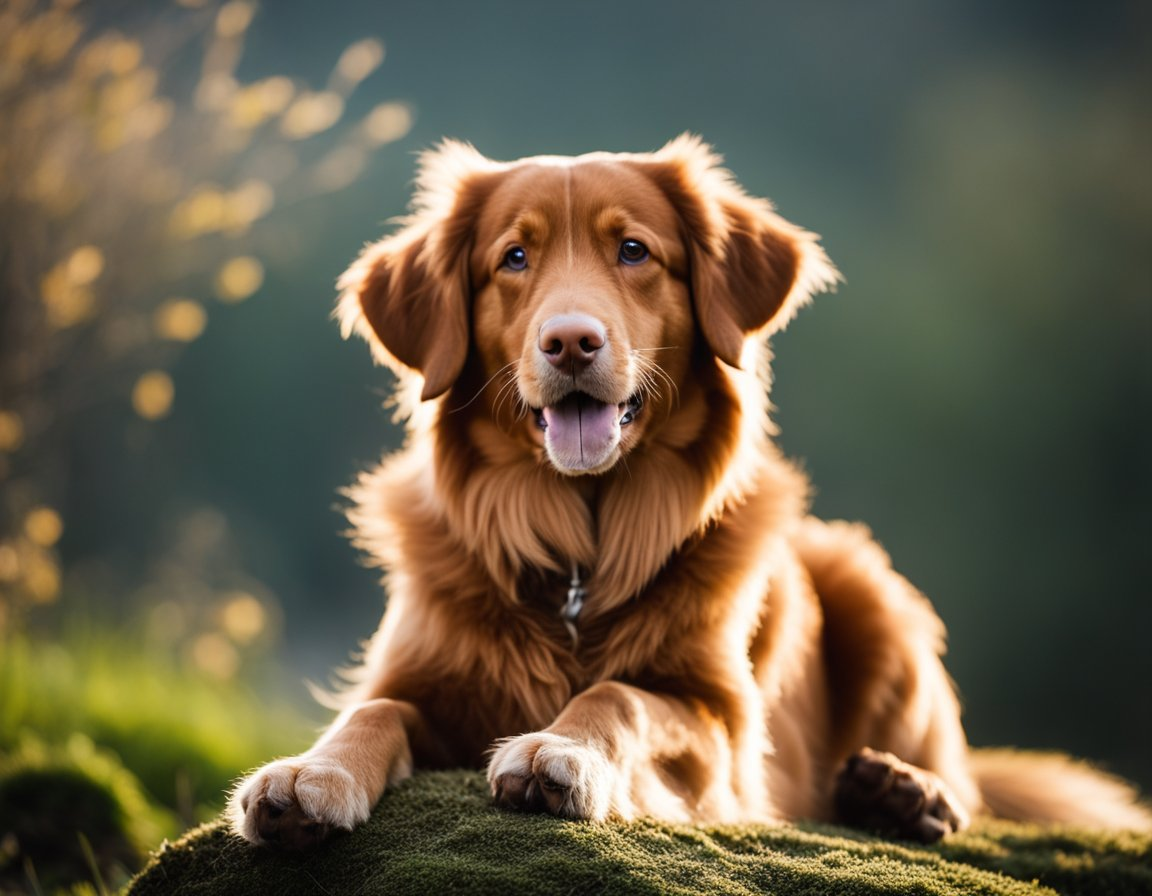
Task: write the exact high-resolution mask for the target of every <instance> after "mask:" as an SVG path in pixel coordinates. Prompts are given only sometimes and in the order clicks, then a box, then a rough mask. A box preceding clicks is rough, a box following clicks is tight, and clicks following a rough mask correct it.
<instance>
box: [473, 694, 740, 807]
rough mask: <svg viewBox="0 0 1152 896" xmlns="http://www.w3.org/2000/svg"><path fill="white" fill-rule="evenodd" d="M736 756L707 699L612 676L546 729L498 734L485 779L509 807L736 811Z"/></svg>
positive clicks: (580, 697)
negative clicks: (702, 702)
mask: <svg viewBox="0 0 1152 896" xmlns="http://www.w3.org/2000/svg"><path fill="white" fill-rule="evenodd" d="M732 762H733V754H732V749H731V746H730V744H729V741H728V735H727V732H726V730H725V728H724V726H723V725H721V724H720V722H719V720H718V719H716V718H715V717H714V716H712V715H711V714H710V713H708V712H707V711H706V710H704V709H703V708H702V707H701V706H699V705H694V704H693V703H690V702H689V701H685V700H680V699H676V698H671V697H664V696H660V695H657V694H652V693H649V692H647V691H644V690H642V689H640V688H636V687H632V686H629V685H624V684H620V683H618V682H612V681H608V682H601V683H599V684H596V685H594V686H593V687H591V688H589V689H588V690H587V691H584V692H583V693H581V694H579V695H577V696H576V697H575V698H573V699H572V700H571V701H570V702H569V703H568V705H567V706H566V707H565V708H564V710H563V712H561V713H560V715H559V716H557V718H556V721H555V722H554V723H553V724H551V725H549V726H548V727H547V728H546V729H544V730H543V731H538V732H534V733H532V734H522V735H520V736H518V737H511V738H508V739H506V740H504V741H502V742H500V744H499V745H498V746H497V748H496V750H495V752H494V753H493V755H492V759H491V761H490V762H489V764H488V782H489V784H490V786H491V788H492V795H493V796H494V797H495V799H496V802H497V803H499V804H500V805H502V806H505V807H507V808H514V809H523V810H527V811H535V812H550V813H552V814H554V815H561V816H564V817H567V818H585V819H603V818H606V817H608V816H609V815H612V816H615V817H620V818H633V817H636V816H638V815H646V814H652V815H657V816H659V817H661V818H667V819H670V820H678V819H679V820H689V819H692V818H693V817H696V816H698V815H701V814H707V815H709V816H712V817H721V816H732V815H734V814H735V813H736V811H737V810H736V802H737V799H738V797H737V796H736V795H735V794H734V793H733V791H732V788H731V783H730V782H731V780H732V776H731V768H732ZM753 775H754V773H753Z"/></svg>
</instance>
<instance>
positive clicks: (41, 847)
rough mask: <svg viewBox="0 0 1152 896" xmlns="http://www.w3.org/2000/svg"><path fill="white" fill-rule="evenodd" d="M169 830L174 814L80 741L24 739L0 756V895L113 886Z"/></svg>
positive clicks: (109, 757) (111, 758)
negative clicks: (85, 885)
mask: <svg viewBox="0 0 1152 896" xmlns="http://www.w3.org/2000/svg"><path fill="white" fill-rule="evenodd" d="M177 831H178V826H177V822H176V818H175V816H174V815H173V814H172V813H171V812H168V811H165V810H163V809H160V808H158V807H156V806H154V805H152V804H151V803H150V802H149V801H148V798H147V797H146V796H145V794H144V792H143V790H142V789H141V786H140V782H139V781H138V780H137V779H136V777H135V776H134V775H133V774H132V773H131V772H130V771H128V770H127V769H126V768H124V766H123V765H122V764H121V763H120V760H119V759H118V758H117V757H116V755H115V754H114V753H112V752H110V751H108V750H101V749H97V748H96V747H95V746H94V744H93V743H92V741H91V740H90V739H88V738H87V737H84V736H82V735H72V736H71V737H69V738H68V740H67V741H66V742H65V743H63V744H61V745H58V746H48V745H46V744H45V743H44V742H43V741H41V740H39V739H37V738H33V737H29V736H24V737H22V738H21V739H20V742H19V744H18V745H17V746H16V748H15V750H14V751H13V752H11V753H9V754H8V755H3V754H0V892H7V891H13V892H23V891H24V888H25V887H27V886H32V887H33V888H34V889H38V890H43V891H46V892H54V891H56V890H59V889H61V888H65V887H71V886H73V885H75V884H77V883H89V884H90V883H93V882H95V883H96V885H97V886H98V887H101V888H102V887H104V886H106V885H108V884H112V885H117V886H118V885H120V884H123V883H124V882H126V881H127V878H128V876H129V874H130V873H131V872H132V871H134V870H135V869H137V868H139V867H140V865H141V864H142V861H143V858H144V857H145V855H146V854H147V852H148V851H149V850H150V849H152V848H153V847H155V846H156V844H157V843H159V842H160V840H161V838H163V837H168V836H173V835H174V834H175V833H176V832H177Z"/></svg>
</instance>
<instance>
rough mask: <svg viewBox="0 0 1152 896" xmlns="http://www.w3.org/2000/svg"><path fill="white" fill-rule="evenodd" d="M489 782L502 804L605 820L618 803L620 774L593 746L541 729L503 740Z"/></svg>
mask: <svg viewBox="0 0 1152 896" xmlns="http://www.w3.org/2000/svg"><path fill="white" fill-rule="evenodd" d="M488 784H489V786H490V787H491V788H492V796H493V797H494V798H495V799H496V802H497V803H498V804H500V805H501V806H505V807H507V808H510V809H522V810H525V811H528V812H551V813H552V814H553V815H560V816H563V817H565V818H586V819H594V820H601V819H604V818H606V817H607V816H608V815H609V813H610V812H616V813H618V814H620V813H621V809H622V808H623V807H621V806H619V805H614V801H613V794H614V792H615V790H616V785H617V773H616V770H615V769H614V768H613V766H612V764H611V763H610V762H609V761H608V759H607V758H606V757H605V756H604V754H603V753H601V752H600V751H599V750H597V749H596V748H595V747H593V746H589V745H588V744H585V743H582V742H580V741H577V740H573V739H572V738H570V737H561V736H559V735H556V734H549V733H547V732H544V731H541V732H537V733H535V734H522V735H520V736H519V737H511V738H508V739H507V740H505V741H502V742H501V743H500V745H499V747H497V749H496V752H495V753H494V754H493V755H492V760H491V761H490V762H489V763H488Z"/></svg>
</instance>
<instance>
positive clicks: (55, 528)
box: [24, 507, 64, 548]
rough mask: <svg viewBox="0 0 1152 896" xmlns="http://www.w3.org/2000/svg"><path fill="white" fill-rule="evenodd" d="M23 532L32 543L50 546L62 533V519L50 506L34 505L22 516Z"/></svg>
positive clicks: (43, 546)
mask: <svg viewBox="0 0 1152 896" xmlns="http://www.w3.org/2000/svg"><path fill="white" fill-rule="evenodd" d="M24 534H25V535H27V536H28V538H29V540H30V541H32V543H33V544H38V545H40V547H42V548H50V547H52V545H54V544H56V542H58V541H59V540H60V536H61V535H63V534H64V521H63V520H62V519H60V514H58V513H57V512H56V511H55V510H53V509H52V508H51V507H34V508H33V509H32V510H30V511H28V515H27V516H25V517H24Z"/></svg>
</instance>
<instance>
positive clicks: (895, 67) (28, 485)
mask: <svg viewBox="0 0 1152 896" xmlns="http://www.w3.org/2000/svg"><path fill="white" fill-rule="evenodd" d="M0 43H2V45H3V50H4V52H3V53H2V54H0V58H2V59H3V60H4V62H3V63H0V134H2V135H3V136H0V215H2V217H0V233H2V241H0V275H2V278H3V279H2V281H0V287H2V289H3V298H2V305H0V309H2V310H0V388H2V389H3V393H2V394H0V489H2V490H3V492H2V494H3V498H2V500H0V524H2V525H0V589H2V590H0V650H4V651H5V653H4V655H3V656H0V674H2V675H4V676H5V679H0V695H2V694H4V693H5V692H6V693H7V694H8V697H7V701H8V702H7V704H6V705H4V706H0V726H2V727H0V750H3V749H5V748H7V749H9V750H10V751H15V750H17V744H18V743H21V741H20V738H22V737H23V738H25V740H27V738H28V737H30V736H34V737H35V738H37V739H38V740H39V741H41V742H46V743H48V744H49V745H51V744H52V743H57V742H59V743H63V742H64V741H65V740H66V739H67V737H69V736H70V735H71V734H72V733H74V732H76V731H79V732H80V733H82V734H83V735H85V736H87V737H90V738H91V739H92V740H93V741H94V742H95V745H96V746H95V747H94V749H97V750H99V749H111V750H112V751H113V752H114V753H115V754H116V755H118V756H119V757H120V758H121V759H123V760H124V761H125V763H126V764H127V765H128V766H129V767H130V768H132V769H133V771H134V772H135V773H136V774H138V775H140V776H141V778H142V779H143V780H144V784H145V787H146V788H147V789H148V791H149V793H150V794H151V795H152V797H153V798H155V799H157V800H159V801H160V802H162V803H163V804H164V805H166V806H167V807H168V809H169V810H170V811H172V812H174V813H176V815H177V816H178V819H179V822H182V823H188V822H189V821H191V820H194V819H195V818H196V817H202V816H203V815H204V814H206V813H210V812H211V811H213V810H214V809H215V808H217V807H218V806H219V804H220V795H219V791H220V788H221V787H222V786H223V782H226V781H227V779H228V777H229V776H230V775H231V774H232V772H234V771H238V770H239V769H240V767H242V766H243V765H245V764H250V763H254V762H257V761H259V760H260V759H261V758H262V757H263V756H264V755H265V754H268V755H270V754H272V753H276V752H286V751H290V750H295V749H298V748H299V747H300V745H301V744H302V743H304V742H306V740H307V736H308V730H309V725H311V724H317V723H319V722H321V721H322V720H323V719H324V717H325V715H324V713H323V712H322V711H320V710H318V709H316V708H314V707H313V705H312V704H311V703H310V702H309V698H308V694H307V690H306V687H305V684H304V682H305V679H311V680H314V681H320V682H326V681H328V680H329V679H328V675H329V670H330V669H332V668H333V667H335V666H339V665H341V664H342V663H344V662H345V661H346V659H347V657H348V655H349V653H350V652H352V651H353V650H354V649H355V648H356V646H357V644H358V642H359V640H360V639H362V638H363V637H365V636H367V635H368V634H369V633H370V632H371V631H372V629H373V627H374V625H375V623H376V622H377V620H378V618H379V614H380V609H381V606H382V594H381V591H380V589H379V587H378V585H377V582H376V576H375V574H374V573H372V572H370V571H368V570H366V569H364V568H363V567H362V566H361V565H359V563H358V558H357V557H356V555H355V553H354V552H353V550H352V549H351V548H350V547H349V546H348V545H347V543H346V541H345V540H344V539H343V537H342V536H341V531H342V529H343V528H344V525H345V524H344V521H343V519H342V517H341V515H340V513H339V506H340V500H341V499H340V498H339V496H338V491H339V489H340V488H341V487H342V486H343V485H345V484H347V483H349V482H350V481H351V479H352V478H353V476H354V475H355V474H356V472H357V471H358V470H361V469H363V468H364V467H365V466H367V465H369V464H371V463H372V462H374V460H375V459H376V458H377V457H378V456H379V455H380V453H381V451H383V450H386V449H388V448H390V447H394V446H395V445H396V444H397V441H398V435H397V430H396V429H395V428H394V427H393V426H392V424H391V423H390V419H389V417H390V415H389V413H388V412H387V411H385V410H382V408H381V403H382V401H383V399H384V398H385V396H386V395H387V392H388V376H387V374H386V373H385V372H383V371H382V370H380V369H374V368H373V367H372V365H371V363H370V360H369V357H368V352H367V350H366V349H365V347H364V346H363V345H361V344H358V343H357V344H343V343H342V342H341V341H340V339H339V336H338V333H337V329H336V327H335V326H334V325H333V324H332V322H331V321H330V319H329V314H330V310H331V307H332V302H333V299H334V292H335V291H334V286H333V284H334V281H335V278H336V277H337V276H338V275H339V274H340V272H341V271H342V270H343V268H344V266H345V265H346V264H347V263H348V262H349V261H350V260H351V259H352V257H353V256H354V255H355V254H356V252H357V251H358V249H359V247H360V246H361V244H362V243H363V242H364V241H366V240H369V239H373V238H375V237H377V236H379V235H380V234H381V233H383V232H384V231H385V229H386V227H387V222H388V220H389V219H391V218H393V217H395V216H396V215H399V214H401V213H403V211H404V210H405V204H406V202H407V200H408V197H409V192H410V185H411V180H412V176H413V170H414V154H415V153H416V152H417V151H418V150H420V149H422V148H425V147H428V146H430V145H432V144H433V143H435V142H436V141H437V140H438V139H440V138H442V137H445V136H452V137H457V138H461V139H465V140H468V141H471V142H473V143H474V144H475V145H476V146H477V147H478V148H479V149H480V150H481V151H483V152H485V153H486V154H488V155H490V156H493V157H497V158H513V157H517V156H521V155H529V154H536V153H563V154H569V153H580V152H585V151H590V150H597V149H608V150H630V151H631V150H647V149H654V148H656V147H658V146H659V145H661V144H662V143H663V142H665V141H666V140H667V139H669V138H671V137H673V136H675V135H676V134H678V133H680V132H682V131H686V130H688V131H693V132H695V133H699V134H701V135H703V136H704V137H705V139H707V140H709V141H710V142H712V143H713V144H714V145H715V146H716V148H717V149H718V150H719V151H720V152H721V153H723V155H724V156H725V157H726V159H727V163H728V164H729V166H730V167H731V168H732V169H733V170H734V171H735V172H736V173H737V175H738V177H739V179H740V180H741V181H742V183H743V184H744V185H745V186H746V187H747V189H748V190H749V191H750V192H752V193H754V194H757V195H765V196H769V197H771V198H772V199H773V200H774V201H775V202H776V204H777V206H778V208H779V210H780V211H781V213H782V214H783V215H784V216H785V217H787V218H789V219H791V220H793V221H795V222H797V223H799V224H802V225H803V226H805V227H808V228H810V229H812V230H815V231H817V232H819V233H820V234H822V235H823V238H824V244H825V246H826V248H827V250H828V252H829V254H830V256H831V257H832V259H833V260H834V261H835V262H836V263H837V264H838V265H839V267H840V269H841V271H842V272H843V273H844V275H845V277H846V283H845V284H844V285H843V286H842V287H841V288H840V290H839V291H838V293H836V294H834V295H829V296H823V297H820V298H819V299H818V300H817V302H816V303H815V304H814V306H813V307H812V308H810V309H808V310H806V311H804V312H803V313H802V314H801V315H800V317H799V318H798V319H797V320H796V321H795V322H794V323H793V324H792V325H791V327H790V328H789V329H788V330H787V331H786V332H785V333H783V334H781V335H780V336H778V337H777V338H776V341H775V348H776V354H777V363H776V385H775V387H774V401H775V404H776V406H777V409H778V410H777V414H776V416H777V420H778V422H779V423H780V425H781V427H782V436H781V439H782V442H783V445H784V447H785V449H786V450H787V451H788V453H790V454H791V455H793V456H795V457H797V458H800V459H802V461H803V463H804V464H805V466H806V467H807V469H808V470H809V471H810V473H811V474H812V477H813V478H814V480H815V483H816V486H817V494H816V505H815V509H816V511H817V512H818V513H819V514H821V515H823V516H827V517H845V518H849V519H860V520H864V521H866V522H868V523H869V524H870V525H871V526H872V527H873V529H874V531H875V533H876V535H877V536H878V537H879V539H880V540H881V541H882V542H883V544H884V545H885V546H886V547H887V548H888V550H889V551H890V552H891V553H892V555H893V556H894V559H895V562H896V564H897V566H898V568H900V569H901V570H902V571H904V572H905V573H906V574H907V575H908V576H909V577H910V578H911V579H912V581H913V582H914V583H915V584H917V585H918V586H919V587H920V588H922V589H923V590H924V591H925V592H926V593H927V594H928V595H929V596H930V597H931V598H932V600H933V602H934V603H935V605H936V607H937V608H938V610H939V611H940V613H941V615H942V616H943V618H944V620H945V621H946V623H947V624H948V626H949V629H950V632H951V641H950V643H951V647H950V651H949V657H948V665H949V668H950V670H951V672H952V674H953V675H954V677H955V679H956V682H957V684H958V687H959V689H960V692H961V694H962V697H963V701H964V705H965V721H966V725H967V728H968V731H969V734H970V738H971V740H972V741H973V742H974V743H976V744H1013V745H1019V746H1026V747H1044V748H1060V749H1064V750H1068V751H1071V752H1073V753H1076V754H1079V755H1083V756H1087V757H1090V758H1092V759H1094V760H1097V761H1099V762H1101V763H1102V764H1104V765H1105V766H1106V767H1108V768H1110V769H1112V770H1114V771H1116V772H1119V773H1121V774H1123V775H1126V776H1128V777H1130V778H1132V779H1134V780H1136V781H1137V782H1139V783H1140V784H1142V786H1143V787H1145V788H1150V787H1152V649H1150V647H1149V632H1152V587H1150V586H1152V581H1150V576H1149V573H1148V557H1149V545H1150V544H1152V415H1150V412H1152V351H1150V348H1152V339H1150V337H1152V173H1150V172H1152V165H1149V160H1150V159H1152V113H1150V109H1152V106H1150V102H1152V61H1150V60H1152V52H1150V50H1152V46H1150V45H1152V15H1150V13H1149V8H1148V6H1147V4H1138V3H1101V4H1092V5H1090V6H1087V5H1084V4H1073V3H1039V2H1016V3H1012V4H1004V3H993V2H990V0H982V2H971V0H969V2H960V0H927V2H921V3H916V4H912V3H896V2H877V3H870V4H858V3H849V2H843V0H841V2H819V3H808V4H784V3H763V2H759V3H753V2H725V0H718V2H713V3H708V4H704V3H693V4H689V3H681V2H659V3H657V2H649V0H637V2H633V3H629V4H614V3H606V2H584V3H570V4H558V3H535V4H528V3H504V2H460V0H448V2H437V3H421V2H415V0H411V2H408V0H405V2H387V3H378V4H361V3H352V2H345V0H333V2H328V3H324V4H267V5H265V6H263V7H260V8H257V7H255V6H253V5H250V4H246V3H239V2H233V3H226V4H224V5H223V6H221V5H219V4H215V3H210V2H199V0H186V2H177V3H171V4H167V5H162V4H159V3H157V4H149V5H148V8H147V9H144V8H143V7H142V6H136V5H132V4H123V3H116V2H105V3H79V4H69V3H63V4H60V3H58V4H52V3H34V2H27V0H20V2H10V3H9V4H7V8H6V9H5V10H4V11H3V12H2V13H0ZM93 48H95V49H93ZM5 119H6V121H5ZM130 654H131V657H129V655H130ZM110 657H112V658H117V661H110V659H109V658H110ZM60 663H64V664H65V666H66V667H67V668H68V669H71V670H72V672H71V673H67V672H65V673H61V672H60V671H59V670H60ZM121 667H122V668H121ZM118 668H120V671H117V669H118ZM47 669H54V670H56V680H55V683H54V684H51V685H47V684H43V676H44V674H46V673H45V672H44V670H47ZM92 669H99V670H102V671H101V672H100V675H104V676H105V678H104V679H100V681H102V682H103V683H102V684H100V685H99V687H97V686H96V685H93V684H92V683H91V679H92V675H91V674H90V670H92ZM124 669H127V670H130V671H124ZM37 670H39V671H37ZM148 670H159V671H151V672H150V671H148ZM70 674H71V677H69V675H70ZM100 675H96V676H95V677H96V678H100ZM118 676H119V677H118ZM148 681H152V682H153V684H154V685H155V686H154V687H150V688H146V687H144V686H143V683H144V682H148ZM94 688H96V689H97V690H99V689H100V688H103V689H104V690H103V691H101V693H102V694H104V695H105V696H104V697H101V696H99V695H97V694H95V693H94V690H93V689H94ZM193 692H194V694H195V696H194V697H193V696H192V695H193ZM13 694H23V695H24V697H23V703H24V704H29V705H26V706H25V708H24V709H23V710H19V711H17V710H14V709H12V708H11V707H12V706H13V703H12V700H13V699H15V698H14V697H13V696H12V695H13ZM181 694H183V695H184V696H180V695H181ZM29 695H33V696H32V697H30V696H29ZM107 695H111V696H107ZM165 695H167V696H165ZM38 701H39V706H40V709H41V710H43V711H42V712H39V713H38V712H37V711H34V710H35V706H32V704H37V702H38ZM52 701H57V703H53V702H52ZM134 701H135V702H136V703H137V704H138V705H137V707H136V709H135V710H134V709H133V708H132V707H133V704H134ZM264 701H268V702H270V703H272V704H274V705H275V706H276V709H275V710H274V711H270V712H272V716H270V717H269V718H272V717H274V718H275V719H276V720H277V721H276V722H275V724H273V723H272V722H269V721H267V720H266V719H265V718H264V717H263V716H261V715H260V713H261V710H260V709H259V706H260V705H261V703H262V702H264ZM57 704H59V708H58V707H57ZM68 704H71V709H65V708H63V707H64V706H66V705H68ZM169 704H175V705H177V706H178V708H179V710H180V711H179V712H172V711H169V708H170V707H169ZM30 707H31V708H30ZM45 707H48V709H47V710H45V709H44V708H45ZM5 711H7V715H4V713H5ZM117 713H121V714H122V715H123V716H124V717H123V718H121V717H117ZM198 714H199V715H198ZM189 715H190V716H192V718H191V719H190V720H189V722H190V723H189V724H187V725H185V726H184V727H185V728H187V731H184V732H183V733H181V732H177V733H176V734H172V737H171V740H172V744H171V749H170V750H168V752H164V751H159V752H157V751H155V750H153V751H149V750H140V749H133V748H132V744H134V743H135V744H136V746H137V747H139V743H140V738H141V736H142V735H141V732H152V734H151V735H149V736H153V735H154V736H155V737H156V738H158V739H161V740H162V739H163V732H169V733H171V732H173V731H174V730H175V729H176V728H179V727H180V725H181V722H180V721H179V719H180V718H182V717H186V716H189ZM240 717H243V718H240ZM230 718H231V719H235V720H236V724H235V725H233V726H232V727H231V728H229V721H228V720H229V719H230ZM61 719H64V720H66V721H61ZM249 729H251V730H249ZM206 730H209V731H215V732H217V734H216V735H215V737H216V741H217V742H216V743H213V744H207V743H203V742H197V741H196V738H200V741H205V740H212V738H211V737H207V736H206V735H205V731H206ZM117 732H119V733H117ZM196 732H199V733H196ZM182 746H186V747H187V751H186V755H187V756H189V757H197V758H195V759H186V760H184V761H183V762H182V761H181V760H180V759H179V758H178V757H179V755H180V753H181V749H182ZM22 749H25V752H27V750H29V749H32V750H33V752H35V749H40V748H39V747H37V748H35V749H33V748H31V747H27V744H26V743H25V747H24V748H22ZM149 755H151V756H152V757H153V758H155V757H157V756H163V757H165V758H164V759H163V761H158V763H154V764H159V765H160V766H161V767H160V768H158V769H152V770H151V771H149V770H148V769H147V768H146V766H147V765H148V763H147V761H146V760H147V757H148V756H149ZM205 757H210V759H206V758H205ZM142 764H143V765H142ZM141 768H144V771H141ZM180 769H183V771H180ZM189 770H191V771H189ZM180 781H183V782H184V783H183V784H180V783H179V782H180ZM181 788H183V790H181ZM177 826H178V824H177ZM2 861H3V856H2V855H0V862H2ZM0 867H2V865H0Z"/></svg>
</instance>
